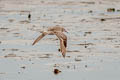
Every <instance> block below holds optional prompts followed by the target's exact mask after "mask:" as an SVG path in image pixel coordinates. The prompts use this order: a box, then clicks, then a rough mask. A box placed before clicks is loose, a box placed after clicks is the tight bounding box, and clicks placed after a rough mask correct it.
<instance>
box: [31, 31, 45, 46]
mask: <svg viewBox="0 0 120 80" xmlns="http://www.w3.org/2000/svg"><path fill="white" fill-rule="evenodd" d="M45 35H46V33H42V34H41V35H40V36H39V37H38V38H37V39H36V40H35V41H34V42H33V44H32V45H34V44H35V43H37V42H38V41H39V40H41V39H42V38H43V37H44V36H45Z"/></svg>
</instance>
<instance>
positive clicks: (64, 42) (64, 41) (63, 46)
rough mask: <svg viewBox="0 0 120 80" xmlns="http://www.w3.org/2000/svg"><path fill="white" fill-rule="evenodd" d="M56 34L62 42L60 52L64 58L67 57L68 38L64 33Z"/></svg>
mask: <svg viewBox="0 0 120 80" xmlns="http://www.w3.org/2000/svg"><path fill="white" fill-rule="evenodd" d="M54 34H55V35H56V36H57V37H58V38H59V40H60V51H61V53H62V55H63V57H65V53H66V47H67V36H66V35H65V34H64V33H62V32H55V33H54Z"/></svg>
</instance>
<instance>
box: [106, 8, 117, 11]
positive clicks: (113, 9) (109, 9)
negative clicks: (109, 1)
mask: <svg viewBox="0 0 120 80" xmlns="http://www.w3.org/2000/svg"><path fill="white" fill-rule="evenodd" d="M107 12H115V8H108V9H107Z"/></svg>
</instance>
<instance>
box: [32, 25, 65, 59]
mask: <svg viewBox="0 0 120 80" xmlns="http://www.w3.org/2000/svg"><path fill="white" fill-rule="evenodd" d="M63 32H67V31H66V30H65V29H64V28H63V27H60V26H55V27H50V28H48V30H47V31H42V34H41V35H40V36H39V37H38V38H37V39H36V40H35V41H34V42H33V44H32V45H34V44H36V43H37V42H38V41H40V40H41V39H42V38H43V37H44V36H46V35H56V36H57V37H58V39H59V40H60V52H61V53H62V56H63V57H64V58H65V54H66V47H67V36H66V35H65V34H64V33H63Z"/></svg>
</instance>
